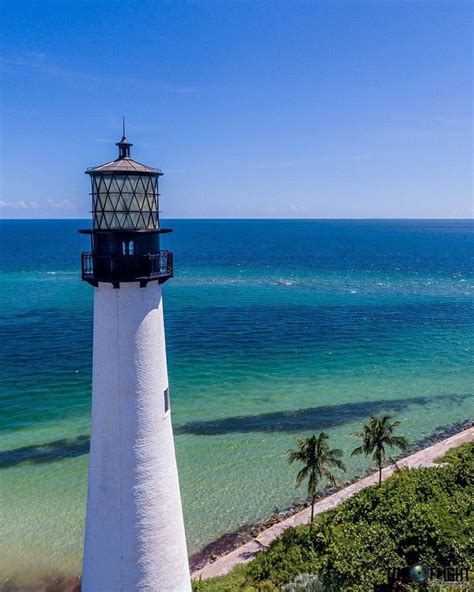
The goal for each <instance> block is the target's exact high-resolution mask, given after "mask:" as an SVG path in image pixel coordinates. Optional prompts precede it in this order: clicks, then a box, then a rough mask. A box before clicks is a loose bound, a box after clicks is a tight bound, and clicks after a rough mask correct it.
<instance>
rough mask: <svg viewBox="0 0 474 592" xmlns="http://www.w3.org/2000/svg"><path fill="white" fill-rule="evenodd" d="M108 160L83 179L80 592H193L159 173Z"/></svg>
mask: <svg viewBox="0 0 474 592" xmlns="http://www.w3.org/2000/svg"><path fill="white" fill-rule="evenodd" d="M117 146H118V158H117V159H116V160H113V161H112V162H108V163H106V164H103V165H101V166H98V167H95V168H90V169H87V171H86V173H87V174H88V175H89V176H90V179H91V184H92V191H91V196H92V229H91V230H89V229H87V230H81V231H80V232H82V233H85V234H89V235H90V238H91V251H90V252H88V253H82V279H83V280H85V281H86V282H88V283H89V284H91V285H92V286H94V346H93V384H92V422H91V448H90V459H89V483H88V492H87V512H86V526H85V539H84V560H83V570H82V590H83V592H119V591H120V592H134V591H143V592H145V591H146V592H187V591H189V590H191V584H190V577H189V568H188V556H187V550H186V539H185V532H184V523H183V514H182V509H181V497H180V490H179V481H178V471H177V466H176V458H175V449H174V440H173V430H172V425H171V416H170V405H171V403H170V388H169V382H168V371H167V365H166V345H165V332H164V325H163V298H162V292H161V286H162V284H164V283H165V282H166V281H167V280H169V279H170V278H172V277H173V255H172V253H171V252H169V251H165V250H161V248H160V237H161V235H162V234H164V233H168V232H171V230H170V229H167V228H161V226H160V219H159V192H158V179H159V177H160V176H161V175H162V172H161V171H160V170H159V169H155V168H151V167H149V166H145V165H143V164H140V163H139V162H136V161H135V160H132V158H131V156H130V150H131V147H132V144H131V143H130V142H128V140H127V139H126V137H125V129H124V130H123V136H122V139H121V140H120V142H118V143H117Z"/></svg>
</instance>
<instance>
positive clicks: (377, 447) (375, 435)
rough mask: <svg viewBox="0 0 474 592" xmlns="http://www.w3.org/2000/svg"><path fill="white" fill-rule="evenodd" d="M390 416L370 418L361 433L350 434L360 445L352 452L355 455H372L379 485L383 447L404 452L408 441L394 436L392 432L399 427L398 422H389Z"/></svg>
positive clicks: (372, 416) (383, 455) (383, 456)
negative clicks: (377, 472)
mask: <svg viewBox="0 0 474 592" xmlns="http://www.w3.org/2000/svg"><path fill="white" fill-rule="evenodd" d="M391 419H392V418H391V417H390V415H384V416H383V417H375V416H374V415H371V416H370V419H369V423H367V424H365V425H364V427H363V428H362V431H361V432H352V434H350V435H351V436H355V437H356V438H360V439H361V440H362V444H361V445H360V446H358V447H357V448H356V449H355V450H353V451H352V454H351V456H354V455H356V454H364V455H365V456H369V455H372V460H373V461H374V464H375V466H376V467H377V468H378V471H379V485H380V484H381V483H382V465H383V462H384V461H385V458H386V457H385V446H390V448H393V447H396V448H400V449H401V450H405V449H406V448H407V446H408V440H407V439H406V438H405V437H404V436H394V435H393V431H394V429H395V428H396V427H398V426H399V425H400V422H399V421H390V420H391Z"/></svg>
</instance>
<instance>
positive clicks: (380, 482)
mask: <svg viewBox="0 0 474 592" xmlns="http://www.w3.org/2000/svg"><path fill="white" fill-rule="evenodd" d="M381 484H382V463H379V485H381Z"/></svg>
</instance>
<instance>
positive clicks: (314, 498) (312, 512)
mask: <svg viewBox="0 0 474 592" xmlns="http://www.w3.org/2000/svg"><path fill="white" fill-rule="evenodd" d="M315 501H316V496H315V495H313V496H312V497H311V522H310V525H309V526H310V528H311V526H313V520H314V502H315Z"/></svg>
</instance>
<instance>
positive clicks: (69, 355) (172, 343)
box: [0, 220, 474, 582]
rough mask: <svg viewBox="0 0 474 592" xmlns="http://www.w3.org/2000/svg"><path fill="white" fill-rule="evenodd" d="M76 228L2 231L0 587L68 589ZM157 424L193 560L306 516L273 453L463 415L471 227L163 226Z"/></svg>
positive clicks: (438, 423) (415, 223)
mask: <svg viewBox="0 0 474 592" xmlns="http://www.w3.org/2000/svg"><path fill="white" fill-rule="evenodd" d="M87 225H88V222H86V221H80V220H54V221H53V220H44V221H39V220H38V221H3V222H1V226H0V231H1V244H2V257H1V270H0V271H1V286H0V291H1V292H0V293H1V302H2V307H1V313H0V324H1V335H2V339H1V343H0V357H1V368H0V408H1V413H0V477H1V479H0V500H1V504H0V513H1V520H0V529H1V533H0V546H1V547H2V548H1V551H0V557H1V561H0V582H1V581H3V580H4V579H12V580H14V581H15V580H16V581H20V580H21V581H23V580H25V581H26V580H28V579H29V580H30V581H39V579H40V578H42V577H43V576H47V575H48V574H59V573H62V574H65V575H71V574H78V573H79V571H80V565H81V552H82V536H83V519H84V510H85V495H86V479H87V462H88V443H89V441H88V437H89V417H90V395H91V361H92V300H93V292H94V289H93V288H92V287H91V286H89V285H88V284H86V283H84V282H81V279H80V252H81V250H88V243H87V240H88V239H87V237H84V236H83V235H79V234H78V233H77V229H78V228H81V227H84V226H87ZM163 225H166V226H171V227H173V228H174V229H175V232H174V233H173V234H171V235H167V236H165V240H164V244H163V246H164V247H165V248H169V249H171V250H173V252H174V255H175V278H174V279H172V280H171V281H169V282H167V283H166V284H165V285H164V288H163V292H164V306H165V325H166V334H167V346H168V359H169V372H170V392H171V402H172V419H173V424H174V429H175V440H176V450H177V458H178V467H179V474H180V482H181V490H182V496H183V505H184V514H185V522H186V529H187V537H188V545H189V550H190V552H191V553H192V552H195V551H197V550H199V549H200V548H202V547H203V546H204V545H205V544H207V543H209V542H210V541H212V540H213V539H215V538H217V537H218V536H220V535H222V534H223V533H225V532H229V531H233V530H235V529H237V528H238V527H239V526H241V525H243V524H248V523H253V522H256V521H258V520H260V519H262V518H264V517H265V516H268V515H270V514H271V513H272V512H274V511H275V509H276V508H279V509H283V508H285V507H287V506H289V505H290V504H292V503H293V502H295V501H296V500H298V499H301V498H303V497H304V490H303V489H296V490H295V488H294V477H295V474H296V471H297V468H296V467H295V466H288V463H287V461H286V458H285V454H284V453H285V450H286V449H288V448H290V447H294V446H295V442H296V439H297V438H301V437H304V436H305V435H308V434H310V433H312V432H317V431H320V430H325V431H326V432H328V434H329V435H330V442H331V444H332V446H337V447H340V448H342V449H343V450H344V452H345V453H346V455H347V456H346V462H347V465H348V471H347V475H346V476H347V478H349V477H353V476H354V475H356V474H361V473H362V472H363V471H364V470H366V469H367V467H368V461H366V460H364V459H363V458H359V457H357V458H350V457H349V454H350V451H351V450H352V448H353V447H354V446H355V442H354V440H351V439H350V438H348V434H349V433H350V432H352V431H354V430H358V429H359V428H360V426H361V424H362V423H363V422H364V421H365V420H366V419H367V418H368V416H369V415H370V414H371V413H375V414H380V413H388V414H392V415H393V416H395V417H396V418H397V419H398V420H400V422H401V427H400V433H403V434H404V435H406V436H407V437H408V438H409V439H410V441H411V442H413V443H416V442H419V441H421V440H423V439H425V438H428V437H430V436H432V435H433V434H435V433H436V432H437V431H439V430H440V429H441V428H443V427H447V426H451V425H453V424H456V423H458V422H462V421H464V420H466V419H468V418H469V417H472V415H473V408H474V405H473V396H472V394H473V384H474V381H473V373H474V372H473V364H472V362H473V337H474V319H473V293H474V274H473V268H474V266H473V254H474V249H473V246H474V238H473V237H474V234H473V230H474V224H473V222H472V221H461V220H459V221H452V220H451V221H438V220H436V221H434V220H412V221H409V220H401V221H396V220H390V221H389V220H386V221H383V220H373V221H351V220H334V221H331V220H167V221H166V223H164V224H163Z"/></svg>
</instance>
